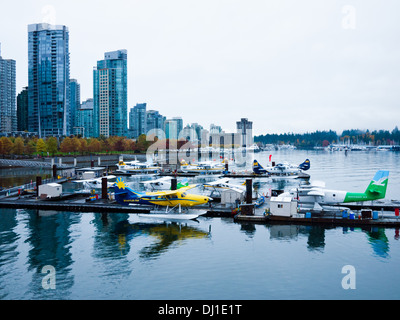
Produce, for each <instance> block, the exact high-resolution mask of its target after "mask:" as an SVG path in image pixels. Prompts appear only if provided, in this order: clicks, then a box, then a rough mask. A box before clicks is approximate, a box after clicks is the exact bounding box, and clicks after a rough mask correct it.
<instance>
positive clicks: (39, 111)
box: [28, 23, 72, 137]
mask: <svg viewBox="0 0 400 320" xmlns="http://www.w3.org/2000/svg"><path fill="white" fill-rule="evenodd" d="M69 70H70V69H69V31H68V28H67V27H66V26H60V25H51V24H47V23H39V24H31V25H29V26H28V111H29V112H28V130H29V131H31V132H38V134H39V137H46V136H66V135H69V134H70V133H71V130H72V128H71V121H70V78H69V76H70V75H69V73H70V71H69Z"/></svg>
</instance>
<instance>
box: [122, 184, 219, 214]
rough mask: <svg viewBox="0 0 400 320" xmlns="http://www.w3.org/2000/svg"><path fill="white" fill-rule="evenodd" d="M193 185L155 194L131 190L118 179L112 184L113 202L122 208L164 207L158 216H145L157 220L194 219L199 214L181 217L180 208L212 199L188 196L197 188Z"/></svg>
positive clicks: (201, 203) (197, 204) (194, 195)
mask: <svg viewBox="0 0 400 320" xmlns="http://www.w3.org/2000/svg"><path fill="white" fill-rule="evenodd" d="M197 186H198V185H196V184H193V185H189V186H187V187H183V188H180V189H178V190H164V191H156V192H137V191H134V190H132V189H131V188H130V187H129V186H127V185H126V183H125V181H124V180H123V179H122V178H121V177H119V178H118V179H117V181H116V183H115V184H114V194H115V200H116V201H117V202H118V203H119V204H121V205H124V206H127V205H153V206H161V207H166V211H165V212H163V213H161V212H160V211H156V213H160V214H157V215H155V214H149V215H145V216H151V217H158V218H171V219H195V218H197V217H198V216H199V215H200V214H184V215H182V214H181V213H182V208H189V207H194V206H199V205H204V204H207V203H208V202H209V201H212V198H210V197H207V196H204V195H198V194H190V193H188V192H187V191H188V190H190V189H193V188H195V187H197ZM176 209H178V210H179V212H178V214H174V215H173V214H172V213H171V212H172V211H176ZM164 213H165V214H164Z"/></svg>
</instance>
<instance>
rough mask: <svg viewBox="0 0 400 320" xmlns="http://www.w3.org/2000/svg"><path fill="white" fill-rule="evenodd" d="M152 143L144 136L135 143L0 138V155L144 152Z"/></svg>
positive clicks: (108, 140)
mask: <svg viewBox="0 0 400 320" xmlns="http://www.w3.org/2000/svg"><path fill="white" fill-rule="evenodd" d="M152 143H153V142H151V141H147V140H146V136H145V135H142V136H140V137H139V138H138V139H137V140H136V141H134V140H132V139H127V138H125V137H117V136H114V137H109V138H105V137H103V136H102V137H100V138H98V139H97V138H80V137H75V136H71V137H65V138H63V139H60V140H59V139H57V138H55V137H47V138H45V139H39V138H37V137H33V138H22V137H16V138H14V137H1V138H0V154H1V155H2V156H3V157H5V156H6V155H17V156H35V155H37V156H55V155H67V154H75V155H76V154H78V155H79V154H80V155H85V154H92V153H109V152H115V151H116V152H122V151H123V152H133V153H140V152H145V151H146V150H147V148H148V147H149V146H150V145H151V144H152Z"/></svg>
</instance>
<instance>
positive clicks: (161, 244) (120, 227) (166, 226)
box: [114, 220, 210, 259]
mask: <svg viewBox="0 0 400 320" xmlns="http://www.w3.org/2000/svg"><path fill="white" fill-rule="evenodd" d="M114 234H116V235H117V237H118V244H119V246H120V249H121V251H122V252H124V253H125V254H126V253H127V251H129V244H130V243H131V242H133V241H132V240H133V239H134V238H136V237H138V236H151V237H153V238H154V239H155V240H156V242H155V243H152V244H150V245H148V246H145V247H144V248H143V249H141V250H140V251H139V256H140V257H141V258H144V259H154V258H157V257H159V256H160V255H161V254H162V253H164V252H166V251H167V250H168V249H170V248H171V247H172V246H173V245H174V244H181V243H183V242H184V241H185V240H187V239H201V238H207V237H209V236H210V232H205V231H203V230H200V229H198V228H196V227H194V226H190V225H186V224H181V223H166V222H163V223H151V222H149V223H145V222H136V223H130V222H129V221H128V220H125V221H121V222H119V223H117V224H116V226H115V229H114Z"/></svg>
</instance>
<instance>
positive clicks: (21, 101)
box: [17, 87, 28, 131]
mask: <svg viewBox="0 0 400 320" xmlns="http://www.w3.org/2000/svg"><path fill="white" fill-rule="evenodd" d="M17 130H18V131H25V130H28V87H25V88H24V89H23V90H22V91H21V92H20V93H19V94H18V96H17Z"/></svg>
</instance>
